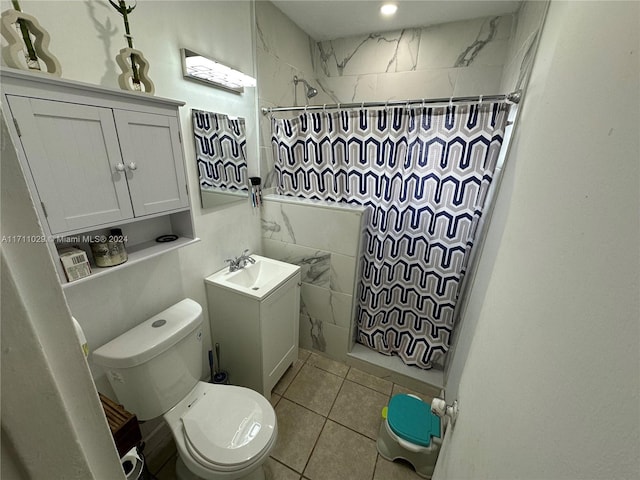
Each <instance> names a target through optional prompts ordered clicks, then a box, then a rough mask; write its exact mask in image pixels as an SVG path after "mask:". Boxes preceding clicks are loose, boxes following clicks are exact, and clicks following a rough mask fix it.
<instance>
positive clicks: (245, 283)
mask: <svg viewBox="0 0 640 480" xmlns="http://www.w3.org/2000/svg"><path fill="white" fill-rule="evenodd" d="M251 258H253V259H254V260H255V261H256V263H249V264H247V266H245V267H244V268H241V269H239V270H236V271H235V272H230V271H229V267H225V268H223V269H222V270H219V271H217V272H216V273H214V274H212V275H209V276H208V277H206V278H205V282H206V283H209V284H211V285H216V286H219V287H222V288H225V289H227V290H231V291H233V292H236V293H239V294H241V295H245V296H248V297H251V298H253V299H256V300H262V299H263V298H264V297H266V296H267V295H269V294H270V293H271V292H273V291H275V290H276V289H277V288H278V287H279V286H280V285H282V284H283V283H285V282H286V281H287V280H289V279H290V278H291V277H293V276H294V275H295V274H296V273H298V272H299V271H300V267H299V266H298V265H292V264H290V263H286V262H281V261H280V260H274V259H272V258H267V257H262V256H260V255H251Z"/></svg>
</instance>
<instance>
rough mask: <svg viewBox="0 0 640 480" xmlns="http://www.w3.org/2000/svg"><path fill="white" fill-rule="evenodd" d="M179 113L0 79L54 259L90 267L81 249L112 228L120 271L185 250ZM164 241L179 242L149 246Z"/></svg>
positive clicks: (164, 103) (117, 95) (137, 100)
mask: <svg viewBox="0 0 640 480" xmlns="http://www.w3.org/2000/svg"><path fill="white" fill-rule="evenodd" d="M181 105H183V102H179V101H175V100H168V99H162V98H158V97H152V96H149V95H146V94H142V93H132V92H125V91H121V90H114V89H106V88H103V87H97V86H94V85H88V84H83V83H80V82H73V81H68V80H60V79H58V78H53V77H49V76H46V75H41V74H33V73H30V72H21V71H18V70H11V69H3V70H2V106H3V114H4V116H5V119H6V121H7V125H8V127H9V130H10V133H11V136H12V140H13V143H14V146H15V147H16V150H17V151H18V156H19V158H20V161H21V163H22V168H23V171H24V173H25V176H26V178H27V183H28V185H29V187H30V190H31V195H32V198H33V200H34V204H35V206H36V209H37V210H38V213H39V215H40V217H41V221H42V225H43V229H44V230H45V232H44V233H45V235H46V238H47V240H48V242H49V243H50V244H51V245H50V246H51V252H52V255H53V256H54V257H57V250H56V247H59V246H68V245H71V244H73V245H78V246H79V247H81V248H82V249H84V250H85V251H86V252H87V254H88V257H89V258H91V251H90V248H89V242H88V239H89V238H92V237H94V236H96V235H97V234H101V233H105V232H108V229H109V228H112V227H118V228H121V229H122V230H123V233H124V234H125V236H127V237H128V238H129V239H130V244H128V245H127V249H128V250H131V251H130V253H133V258H131V255H130V261H129V262H127V263H128V264H131V263H135V261H139V260H142V259H144V258H146V257H148V256H151V255H155V254H158V253H162V252H163V251H165V250H169V249H173V248H175V247H177V246H181V245H184V244H185V243H189V242H190V241H193V240H194V232H193V221H192V217H191V207H190V202H189V194H188V188H187V180H186V174H185V165H184V157H183V151H182V143H181V135H180V126H179V125H180V124H179V117H178V107H179V106H181ZM163 234H164V235H167V234H173V235H178V237H179V241H178V242H177V243H172V244H167V245H164V246H161V245H155V244H154V240H155V238H156V237H157V236H159V235H163ZM55 260H56V261H55V263H56V264H58V263H59V262H58V261H57V258H55ZM131 260H133V262H132V261H131ZM123 265H127V264H123ZM111 268H116V267H111ZM94 269H95V270H96V272H103V273H104V272H105V270H100V269H97V268H95V265H94ZM59 273H60V274H61V275H60V277H61V280H62V281H63V283H65V282H66V280H65V277H64V272H63V271H62V269H61V268H60V271H59Z"/></svg>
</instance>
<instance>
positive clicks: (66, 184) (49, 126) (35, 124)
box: [8, 96, 133, 234]
mask: <svg viewBox="0 0 640 480" xmlns="http://www.w3.org/2000/svg"><path fill="white" fill-rule="evenodd" d="M8 100H9V105H10V108H11V113H12V115H13V117H14V118H15V119H16V120H17V122H18V125H19V130H20V141H21V143H22V147H23V148H24V152H25V155H26V157H27V159H28V163H29V169H30V170H31V174H32V176H33V179H34V182H35V184H36V190H37V192H38V196H39V197H40V201H41V202H42V204H43V207H44V210H45V212H46V220H47V223H48V224H49V229H50V230H51V233H53V234H59V233H62V232H67V231H71V230H78V229H82V228H86V227H91V226H94V225H99V224H106V223H112V222H118V221H120V220H123V219H127V218H132V217H133V209H132V207H131V202H130V200H129V191H128V188H127V179H126V177H125V172H124V171H122V172H120V171H118V166H119V165H122V163H123V160H122V156H121V154H120V148H119V146H118V136H117V133H116V127H115V122H114V120H113V113H112V110H111V109H109V108H101V107H93V106H86V105H78V104H74V103H65V102H58V101H51V100H42V99H37V98H27V97H18V96H8Z"/></svg>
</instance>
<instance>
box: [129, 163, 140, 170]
mask: <svg viewBox="0 0 640 480" xmlns="http://www.w3.org/2000/svg"><path fill="white" fill-rule="evenodd" d="M127 167H128V168H129V170H137V169H138V166H137V165H136V163H135V162H131V163H130V164H129V165H127Z"/></svg>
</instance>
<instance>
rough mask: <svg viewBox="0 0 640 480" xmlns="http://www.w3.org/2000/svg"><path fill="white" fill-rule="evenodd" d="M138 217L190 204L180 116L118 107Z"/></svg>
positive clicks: (128, 174) (125, 159)
mask: <svg viewBox="0 0 640 480" xmlns="http://www.w3.org/2000/svg"><path fill="white" fill-rule="evenodd" d="M114 118H115V122H116V127H117V130H118V137H119V139H120V149H121V152H122V158H123V162H124V165H125V168H126V176H127V182H128V184H129V191H130V192H131V203H132V204H133V211H134V215H135V216H136V217H141V216H144V215H151V214H154V213H160V212H166V211H170V210H176V209H180V208H184V207H188V206H189V196H188V192H187V182H186V176H185V172H184V163H183V161H182V147H181V144H180V136H179V133H178V132H179V127H178V119H177V117H175V116H168V115H157V114H152V113H142V112H135V111H128V110H114Z"/></svg>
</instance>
